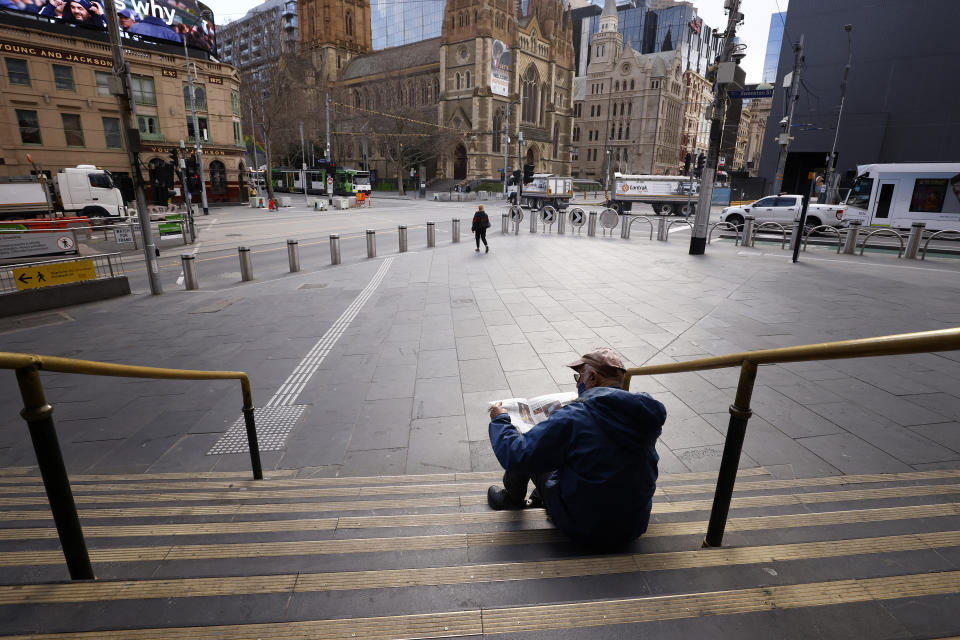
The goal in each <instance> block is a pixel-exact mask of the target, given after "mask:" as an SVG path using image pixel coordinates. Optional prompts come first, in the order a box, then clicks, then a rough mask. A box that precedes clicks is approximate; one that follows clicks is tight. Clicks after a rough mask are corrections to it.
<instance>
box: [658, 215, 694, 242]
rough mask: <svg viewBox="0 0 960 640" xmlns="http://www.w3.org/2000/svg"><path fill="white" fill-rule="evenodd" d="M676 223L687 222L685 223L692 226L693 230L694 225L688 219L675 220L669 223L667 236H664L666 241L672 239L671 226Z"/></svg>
mask: <svg viewBox="0 0 960 640" xmlns="http://www.w3.org/2000/svg"><path fill="white" fill-rule="evenodd" d="M675 224H685V225H687V226H688V227H690V230H691V231H693V225H692V224H690V222H689V221H687V220H674V221H672V222H671V223H670V224H668V225H667V237H666V238H664V241H667V240H670V227H672V226H673V225H675Z"/></svg>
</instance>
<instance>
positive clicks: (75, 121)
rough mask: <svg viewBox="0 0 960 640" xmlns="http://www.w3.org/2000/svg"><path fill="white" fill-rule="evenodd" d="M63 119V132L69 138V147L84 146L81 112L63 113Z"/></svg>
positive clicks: (61, 115)
mask: <svg viewBox="0 0 960 640" xmlns="http://www.w3.org/2000/svg"><path fill="white" fill-rule="evenodd" d="M60 119H61V120H63V134H64V137H66V139H67V146H68V147H83V146H85V145H84V143H83V124H81V122H80V114H79V113H61V114H60Z"/></svg>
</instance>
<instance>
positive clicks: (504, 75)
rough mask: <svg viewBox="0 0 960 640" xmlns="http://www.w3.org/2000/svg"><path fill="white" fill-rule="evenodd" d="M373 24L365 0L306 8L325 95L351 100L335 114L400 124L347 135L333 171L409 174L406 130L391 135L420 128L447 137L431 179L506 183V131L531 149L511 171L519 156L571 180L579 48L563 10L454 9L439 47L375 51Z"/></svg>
mask: <svg viewBox="0 0 960 640" xmlns="http://www.w3.org/2000/svg"><path fill="white" fill-rule="evenodd" d="M369 16H370V5H369V4H368V0H336V1H335V0H301V4H300V29H301V36H300V41H301V47H302V48H304V49H306V50H308V51H310V52H311V57H312V63H313V67H314V69H316V70H320V74H321V76H322V80H325V81H326V82H327V83H328V84H327V87H329V88H330V90H331V91H333V92H336V91H338V90H339V91H340V92H341V93H345V94H346V97H345V98H343V99H344V100H345V101H346V104H341V105H339V106H338V109H339V111H338V113H339V114H341V115H342V114H344V113H345V112H346V113H347V116H346V119H347V120H352V121H351V122H350V125H349V126H350V127H357V128H362V127H364V126H366V125H368V124H370V122H372V121H373V120H376V119H378V118H379V119H380V120H382V123H389V124H390V125H391V126H385V125H383V124H382V123H381V125H380V128H382V129H383V131H373V130H362V131H349V132H344V133H345V134H346V133H349V134H358V135H356V136H355V137H356V138H357V139H356V140H355V139H354V138H350V137H345V136H343V137H345V142H344V143H343V144H340V145H335V146H337V149H334V159H335V160H338V161H340V162H350V163H354V164H366V165H367V166H369V167H370V168H372V169H374V170H376V171H377V172H378V174H380V175H383V176H386V175H391V174H393V175H395V172H396V171H397V168H396V166H395V165H393V164H392V163H395V162H398V161H399V162H400V163H401V164H402V163H403V161H402V156H403V154H402V152H401V149H399V146H400V143H399V142H398V140H400V139H401V137H400V136H399V135H394V136H393V137H391V134H390V132H391V131H396V130H398V128H399V127H400V125H397V126H396V127H394V126H392V125H395V124H397V123H399V122H403V121H406V122H412V121H416V122H419V123H420V125H419V126H420V127H421V128H423V127H424V126H425V125H424V124H423V123H425V122H426V123H428V124H429V123H436V124H435V125H433V126H427V127H426V129H427V130H429V131H434V130H435V131H441V132H443V137H442V139H441V140H440V142H439V144H440V145H441V148H438V149H436V150H435V155H434V157H432V158H431V159H430V161H429V162H426V163H425V165H426V166H425V167H424V170H425V171H426V175H425V176H424V177H425V178H427V179H430V178H434V177H440V178H450V179H457V180H461V179H475V178H497V177H499V175H500V170H501V169H503V168H504V166H503V165H504V152H505V148H504V146H503V145H504V134H505V133H507V132H509V134H510V136H511V138H512V140H513V141H517V140H518V138H519V135H518V134H521V133H522V137H523V140H524V146H523V148H522V149H520V150H518V151H517V153H519V154H521V156H522V157H521V158H519V159H517V160H514V159H515V158H516V156H515V155H514V153H513V151H514V150H513V149H512V148H511V149H510V150H509V151H510V153H509V154H508V155H509V156H510V158H509V160H508V164H510V163H513V164H512V166H517V164H518V163H520V162H521V161H522V162H524V163H531V164H533V165H534V167H535V169H536V170H537V171H545V172H556V173H569V171H570V134H571V130H572V120H573V115H572V100H571V96H572V91H573V45H572V30H571V22H570V20H569V16H568V15H565V13H564V11H563V6H562V3H561V1H560V0H530V3H529V7H528V10H527V12H526V13H522V12H521V11H520V9H519V8H518V6H517V4H516V3H514V2H511V1H507V0H449V1H448V2H447V3H446V6H445V9H444V14H443V23H442V24H443V26H442V28H441V34H440V37H439V38H433V39H430V40H423V41H420V42H416V43H413V44H408V45H404V46H400V47H390V48H387V49H383V50H381V51H377V52H371V49H372V44H371V29H370V18H369ZM508 113H509V117H508ZM350 114H353V115H363V114H368V115H369V117H368V118H366V119H367V122H364V121H363V120H364V118H352V119H351V118H350V117H349V116H350ZM404 119H406V120H404ZM378 122H379V121H378ZM333 128H334V129H335V132H334V133H335V137H336V129H337V127H336V126H334V127H333ZM424 135H426V134H424ZM371 142H372V144H371ZM338 153H339V157H338ZM398 158H400V160H398ZM364 161H366V162H364ZM407 169H408V167H406V166H404V167H401V170H402V171H406V170H407Z"/></svg>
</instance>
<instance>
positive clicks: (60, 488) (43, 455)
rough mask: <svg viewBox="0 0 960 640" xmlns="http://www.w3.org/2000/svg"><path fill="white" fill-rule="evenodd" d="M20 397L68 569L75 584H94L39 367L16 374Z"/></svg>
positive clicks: (21, 370)
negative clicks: (90, 581) (91, 582)
mask: <svg viewBox="0 0 960 640" xmlns="http://www.w3.org/2000/svg"><path fill="white" fill-rule="evenodd" d="M16 372H17V384H18V385H19V386H20V397H21V398H23V411H21V412H20V415H21V416H22V417H23V419H24V420H26V422H27V427H28V428H29V429H30V439H31V440H32V441H33V451H34V453H35V454H36V456H37V465H38V466H39V467H40V475H41V477H42V478H43V487H44V489H45V490H46V492H47V500H48V501H49V502H50V511H52V512H53V520H54V523H55V524H56V526H57V536H59V538H60V546H61V547H62V548H63V556H64V558H65V559H66V561H67V569H68V570H69V571H70V578H71V579H72V580H93V579H94V575H93V567H92V566H91V564H90V554H89V553H87V543H86V541H85V540H84V539H83V528H82V527H81V526H80V517H79V516H78V515H77V505H76V503H75V502H74V500H73V491H72V490H71V489H70V478H69V477H68V476H67V469H66V466H65V465H64V464H63V454H62V453H61V451H60V442H59V441H58V440H57V430H56V428H55V427H54V426H53V417H52V416H53V407H52V406H50V405H49V404H47V400H46V398H45V397H44V395H43V385H41V383H40V373H39V371H38V369H37V366H36V365H31V366H28V367H22V368H20V369H17V370H16Z"/></svg>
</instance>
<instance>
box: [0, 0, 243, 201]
mask: <svg viewBox="0 0 960 640" xmlns="http://www.w3.org/2000/svg"><path fill="white" fill-rule="evenodd" d="M124 36H125V37H124V45H125V47H124V50H125V57H126V60H127V63H128V64H129V65H130V71H131V75H132V78H133V85H134V86H133V90H134V98H135V102H136V105H135V106H136V112H137V121H138V122H137V124H138V127H139V129H140V140H141V143H140V161H141V163H142V168H141V171H142V175H143V178H144V182H145V185H146V191H147V202H149V203H154V204H161V203H165V202H166V201H167V198H168V197H170V198H171V199H172V200H173V201H175V202H176V201H181V200H182V196H179V195H177V196H175V195H174V191H173V188H174V187H176V188H180V187H181V185H180V184H179V181H178V180H176V179H175V178H174V176H173V173H172V171H170V166H169V165H170V152H171V151H172V150H173V149H174V148H175V147H176V148H179V145H180V140H184V142H186V143H187V150H188V156H189V155H190V154H191V153H192V144H193V141H194V140H193V123H192V120H191V117H190V108H189V102H188V99H189V93H188V92H187V76H186V63H185V60H184V56H183V45H182V44H176V43H173V42H163V41H160V40H154V39H151V38H147V37H138V36H135V35H131V34H124ZM0 58H2V61H0V74H2V75H0V176H26V175H30V173H31V171H32V167H31V166H30V163H29V162H28V161H27V154H28V153H29V154H30V155H31V156H32V157H33V159H34V161H36V162H38V163H40V164H41V165H42V169H43V171H44V172H45V173H48V174H50V175H53V174H56V173H57V171H59V170H60V169H61V168H64V167H75V166H77V165H78V164H92V165H96V166H97V167H100V168H102V169H106V170H108V171H110V172H111V173H112V174H113V175H114V177H115V179H116V182H117V185H118V186H119V187H120V189H121V191H122V192H123V195H124V199H125V200H127V201H128V202H130V201H132V200H134V193H133V183H132V180H131V179H130V165H129V162H128V160H127V155H126V153H125V151H124V150H123V143H122V138H121V126H122V124H121V122H120V114H119V110H118V107H117V99H116V97H114V96H112V95H110V89H109V77H110V75H111V74H112V68H113V61H112V57H111V52H110V44H109V39H108V36H107V32H106V31H102V30H100V29H92V28H86V27H83V26H80V25H71V24H65V23H61V22H58V21H53V20H49V19H46V18H44V17H42V16H37V15H28V14H24V13H21V12H15V11H5V10H0ZM190 62H191V64H193V63H196V66H197V81H196V82H195V86H196V87H197V88H198V91H197V92H196V94H195V95H196V96H197V98H198V99H197V101H196V102H197V104H196V108H197V117H198V120H199V125H200V126H199V129H200V137H201V143H202V145H203V163H204V170H205V172H206V174H205V177H206V190H207V199H208V201H209V202H239V201H241V200H245V199H246V197H247V196H246V189H245V188H244V185H243V181H244V172H245V167H244V164H243V153H244V146H243V135H242V131H241V127H240V97H239V85H240V81H239V76H238V73H237V70H236V69H235V68H234V67H232V66H230V65H227V64H222V63H219V62H216V61H215V59H213V58H212V57H211V56H210V55H209V54H208V53H207V52H206V51H203V50H199V49H194V48H192V49H191V50H190ZM181 192H182V189H181ZM193 195H194V202H197V201H199V189H197V190H196V192H195V193H194V194H193Z"/></svg>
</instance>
